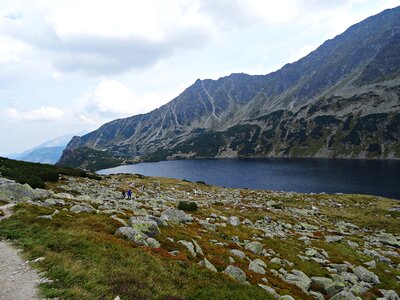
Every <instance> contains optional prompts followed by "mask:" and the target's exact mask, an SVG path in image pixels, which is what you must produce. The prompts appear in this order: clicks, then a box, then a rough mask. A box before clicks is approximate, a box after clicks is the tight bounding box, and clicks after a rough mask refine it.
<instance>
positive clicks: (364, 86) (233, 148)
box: [59, 7, 400, 170]
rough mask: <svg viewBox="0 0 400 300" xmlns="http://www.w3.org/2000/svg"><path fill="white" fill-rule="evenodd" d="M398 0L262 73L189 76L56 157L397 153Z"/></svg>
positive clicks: (68, 160)
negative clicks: (163, 99) (164, 97)
mask: <svg viewBox="0 0 400 300" xmlns="http://www.w3.org/2000/svg"><path fill="white" fill-rule="evenodd" d="M399 97H400V7H397V8H393V9H389V10H385V11H383V12H381V13H380V14H378V15H375V16H372V17H369V18H367V19H365V20H364V21H362V22H360V23H358V24H355V25H353V26H351V27H350V28H348V29H347V30H346V31H345V32H344V33H342V34H340V35H338V36H336V37H335V38H333V39H331V40H328V41H326V42H324V43H323V44H322V45H321V46H320V47H318V48H317V49H316V50H315V51H313V52H311V53H310V54H308V55H307V56H305V57H304V58H302V59H300V60H298V61H296V62H294V63H291V64H287V65H285V66H283V67H282V68H281V69H280V70H278V71H276V72H273V73H270V74H267V75H254V76H252V75H247V74H242V73H240V74H231V75H229V76H226V77H222V78H220V79H218V80H209V79H206V80H197V81H196V82H195V83H194V84H193V85H191V86H190V87H188V88H187V89H186V90H185V91H183V92H182V93H181V94H180V95H179V96H178V97H176V98H175V99H173V100H172V101H170V102H169V103H167V104H165V105H163V106H161V107H160V108H158V109H156V110H153V111H151V112H149V113H147V114H141V115H136V116H132V117H129V118H125V119H118V120H114V121H111V122H109V123H106V124H104V125H103V126H101V127H100V128H99V129H97V130H95V131H93V132H90V133H88V134H86V135H83V136H81V137H74V138H73V139H72V140H71V142H70V143H69V144H68V146H67V148H66V149H65V150H64V152H63V155H62V157H61V159H60V162H59V163H60V164H61V165H67V166H72V167H81V168H86V169H92V170H96V169H100V168H104V167H110V166H114V165H118V164H122V163H128V162H132V161H138V160H164V159H183V158H206V157H207V158H208V157H326V158H377V159H382V158H385V159H387V158H390V159H398V158H400V100H399Z"/></svg>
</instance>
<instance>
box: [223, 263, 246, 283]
mask: <svg viewBox="0 0 400 300" xmlns="http://www.w3.org/2000/svg"><path fill="white" fill-rule="evenodd" d="M224 273H225V274H227V275H228V276H229V277H231V278H232V279H234V280H237V281H239V282H245V281H246V273H245V272H243V270H242V269H240V268H238V267H235V266H231V265H229V266H227V267H226V269H225V271H224Z"/></svg>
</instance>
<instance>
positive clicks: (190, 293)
mask: <svg viewBox="0 0 400 300" xmlns="http://www.w3.org/2000/svg"><path fill="white" fill-rule="evenodd" d="M14 210H15V213H14V215H13V216H12V217H10V218H9V219H6V220H3V221H2V222H1V223H0V236H1V237H3V238H8V239H12V240H17V241H18V242H17V245H18V246H19V247H21V248H22V249H23V250H24V251H23V253H24V255H25V256H26V258H27V259H30V260H32V259H35V258H37V257H44V258H45V260H44V261H42V262H40V263H37V264H36V267H37V268H39V269H40V270H42V271H44V272H45V274H46V276H47V277H48V278H49V279H52V280H54V281H53V282H52V283H46V284H42V285H41V286H40V290H41V293H42V295H43V296H44V297H46V298H54V297H59V298H60V299H114V298H115V297H116V296H117V295H119V296H120V297H121V299H211V298H212V299H268V297H267V294H266V293H265V292H264V291H263V290H261V289H260V288H258V287H256V286H248V285H239V284H237V283H235V282H233V281H231V280H230V279H229V278H227V277H226V276H225V275H222V274H216V273H213V272H211V271H209V270H207V269H206V268H203V267H200V266H198V265H197V264H196V263H193V262H191V261H188V260H187V259H185V257H183V258H180V259H177V258H174V257H171V256H170V255H169V254H168V252H166V251H165V250H157V251H156V250H150V249H147V248H138V247H135V246H134V244H133V243H131V242H128V241H124V240H121V239H118V238H116V237H114V236H113V233H114V231H115V230H116V228H117V227H118V226H119V225H118V223H116V222H115V221H114V220H112V219H110V218H109V217H107V216H105V215H91V214H79V215H73V216H72V215H71V214H70V213H69V212H65V211H63V212H61V213H60V214H59V215H57V216H56V217H55V218H54V220H43V219H36V216H38V215H42V214H48V213H51V212H52V211H51V210H49V209H48V208H42V207H37V206H31V205H28V204H20V205H17V206H16V207H15V209H14Z"/></svg>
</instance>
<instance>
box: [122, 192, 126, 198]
mask: <svg viewBox="0 0 400 300" xmlns="http://www.w3.org/2000/svg"><path fill="white" fill-rule="evenodd" d="M122 199H125V191H122Z"/></svg>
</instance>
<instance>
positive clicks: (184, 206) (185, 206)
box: [178, 201, 197, 211]
mask: <svg viewBox="0 0 400 300" xmlns="http://www.w3.org/2000/svg"><path fill="white" fill-rule="evenodd" d="M178 209H180V210H184V211H195V210H197V204H196V202H188V201H179V203H178Z"/></svg>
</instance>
